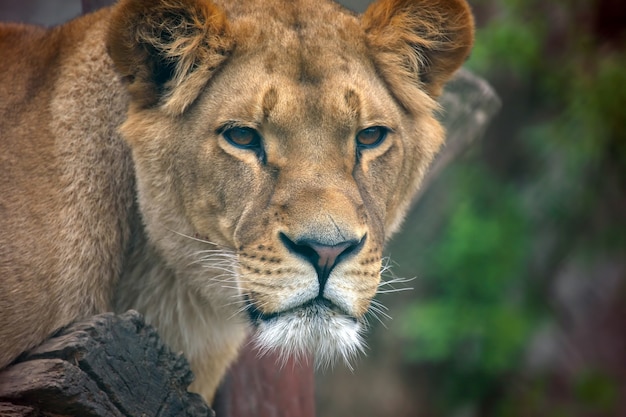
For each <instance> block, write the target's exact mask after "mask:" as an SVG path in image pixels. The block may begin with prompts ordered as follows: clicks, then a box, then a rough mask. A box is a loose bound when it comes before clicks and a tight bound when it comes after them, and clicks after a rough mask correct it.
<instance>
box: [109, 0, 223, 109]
mask: <svg viewBox="0 0 626 417" xmlns="http://www.w3.org/2000/svg"><path fill="white" fill-rule="evenodd" d="M106 44H107V50H108V53H109V55H110V56H111V58H112V59H113V62H114V63H115V66H116V68H117V70H118V71H119V72H120V73H121V75H122V77H123V79H124V80H125V81H126V82H127V87H128V90H129V92H130V95H131V99H132V101H133V104H135V105H137V106H139V107H140V108H148V107H154V106H157V105H159V106H162V107H163V108H164V109H165V110H166V111H168V112H169V113H171V114H180V113H182V112H183V111H185V109H186V108H187V107H188V106H189V105H190V104H191V103H193V101H194V100H195V99H196V98H197V97H198V94H199V93H200V90H201V89H202V88H203V87H204V86H205V85H206V83H207V81H208V80H209V78H210V77H211V74H213V72H214V71H215V70H216V69H217V68H218V67H219V66H220V65H221V64H222V63H223V62H224V61H225V60H226V58H227V57H228V55H229V53H230V51H231V50H232V48H233V40H232V38H231V36H230V35H229V30H228V23H227V21H226V16H225V14H224V12H223V11H222V10H221V9H220V8H218V7H217V6H215V5H214V4H213V3H212V2H211V1H210V0H122V1H121V2H120V3H119V4H118V5H117V6H115V8H114V11H113V13H112V16H111V20H110V25H109V30H108V33H107V40H106Z"/></svg>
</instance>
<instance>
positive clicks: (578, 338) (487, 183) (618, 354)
mask: <svg viewBox="0 0 626 417" xmlns="http://www.w3.org/2000/svg"><path fill="white" fill-rule="evenodd" d="M344 3H346V4H347V5H348V6H349V7H351V8H353V9H354V10H357V11H362V10H364V9H365V7H366V6H367V3H368V2H367V1H358V0H353V1H349V0H346V1H345V2H344ZM470 4H471V5H472V8H473V10H474V13H475V16H476V22H477V27H478V30H477V33H476V46H475V48H474V51H473V53H472V56H471V58H470V60H469V61H468V62H467V65H466V68H467V69H469V70H471V71H472V72H474V73H475V74H477V75H479V76H481V77H483V78H484V79H486V80H487V81H488V82H489V83H490V84H491V85H492V86H493V87H494V89H495V90H496V92H497V93H498V95H499V96H500V99H501V100H502V108H501V110H500V112H499V114H498V115H497V116H496V117H495V118H494V120H493V121H492V122H491V124H490V125H489V128H488V129H487V132H486V133H485V134H484V135H483V137H482V138H480V139H479V140H476V141H474V142H473V143H472V144H471V145H470V146H468V147H467V148H466V149H465V150H464V152H463V153H462V154H461V155H460V156H459V157H457V158H456V160H454V161H453V162H452V163H451V164H449V165H448V166H447V167H446V168H445V169H444V170H443V171H442V172H441V173H439V174H438V175H437V176H436V178H435V179H434V180H433V181H431V182H430V183H429V184H428V187H427V188H426V190H425V191H424V193H423V194H422V196H421V198H420V199H419V201H417V202H416V204H415V206H414V207H413V209H412V211H411V213H410V215H409V216H408V218H407V221H406V223H405V226H404V229H403V232H402V233H400V234H398V235H397V236H396V237H395V238H394V239H393V240H392V242H391V243H390V245H389V247H388V250H387V255H388V256H389V265H390V267H391V269H390V270H389V271H388V272H386V274H385V279H386V280H390V279H394V278H405V279H406V282H403V283H396V284H394V285H389V286H386V287H383V288H385V289H387V290H391V289H392V288H396V289H398V290H399V291H397V292H389V293H386V294H381V295H380V296H379V297H378V301H379V302H380V303H382V304H383V305H384V306H385V307H386V308H387V310H385V311H384V312H383V313H378V314H377V315H378V318H379V319H380V321H379V320H377V319H376V318H375V317H374V316H371V317H370V324H371V330H370V333H369V336H368V344H369V349H368V352H367V357H364V358H361V359H359V360H358V361H357V363H356V364H355V366H356V369H355V370H354V371H352V372H351V371H349V370H347V369H346V368H343V367H338V368H336V369H334V370H332V371H325V372H319V373H318V375H317V387H316V392H317V410H318V412H317V414H318V415H319V416H325V417H347V416H361V417H380V416H397V417H404V416H406V417H422V416H424V417H431V416H432V417H438V416H450V417H474V416H481V417H482V416H486V417H488V416H502V417H517V416H520V417H521V416H533V417H535V416H536V417H543V416H550V417H560V416H563V417H565V416H567V417H583V416H584V417H595V416H598V417H604V416H610V417H617V416H626V5H625V4H623V1H622V0H553V1H550V2H546V1H541V0H470ZM15 10H19V13H20V14H19V15H16V14H15V13H14V11H15ZM80 10H81V9H80V1H79V0H55V1H54V2H52V1H34V0H33V1H19V0H0V20H23V21H31V22H36V23H40V24H46V25H50V24H54V23H59V22H62V21H64V20H67V19H69V18H71V17H74V16H77V15H78V14H80ZM409 288H410V290H408V289H409ZM405 290H406V291H405ZM387 315H388V316H390V317H392V318H390V317H387Z"/></svg>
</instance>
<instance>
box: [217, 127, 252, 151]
mask: <svg viewBox="0 0 626 417" xmlns="http://www.w3.org/2000/svg"><path fill="white" fill-rule="evenodd" d="M222 134H223V135H224V138H226V140H227V141H228V142H229V143H230V144H232V145H234V146H236V147H238V148H256V147H259V146H260V145H261V135H259V132H257V131H256V130H254V129H252V128H249V127H232V128H230V129H226V130H225V131H224V132H223V133H222Z"/></svg>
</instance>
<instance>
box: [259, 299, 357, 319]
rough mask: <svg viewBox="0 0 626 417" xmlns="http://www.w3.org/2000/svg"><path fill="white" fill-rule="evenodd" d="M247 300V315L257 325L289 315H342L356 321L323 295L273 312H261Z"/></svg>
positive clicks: (311, 317) (300, 316) (327, 316)
mask: <svg viewBox="0 0 626 417" xmlns="http://www.w3.org/2000/svg"><path fill="white" fill-rule="evenodd" d="M247 302H248V315H249V316H250V319H251V321H252V323H253V324H256V325H258V324H259V323H261V322H269V321H272V320H276V319H279V318H281V317H285V316H290V317H294V318H298V317H299V318H302V319H304V320H311V319H313V318H329V319H330V318H332V317H344V318H347V319H350V320H353V321H354V322H355V323H357V322H358V320H357V318H356V317H354V316H351V315H350V314H349V313H347V312H346V311H345V310H343V309H342V308H341V307H339V306H338V305H337V304H335V303H333V302H332V301H330V300H328V299H326V298H324V297H316V298H314V299H312V300H310V301H307V302H306V303H304V304H300V305H298V306H296V307H293V308H290V309H288V310H282V311H277V312H273V313H263V312H261V311H260V310H258V309H257V308H256V307H255V306H254V304H253V303H252V302H250V300H247Z"/></svg>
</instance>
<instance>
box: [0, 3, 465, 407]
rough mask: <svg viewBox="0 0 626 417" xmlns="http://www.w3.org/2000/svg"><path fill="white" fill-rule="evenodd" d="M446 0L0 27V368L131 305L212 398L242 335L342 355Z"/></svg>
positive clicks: (163, 8) (430, 79) (437, 135)
mask: <svg viewBox="0 0 626 417" xmlns="http://www.w3.org/2000/svg"><path fill="white" fill-rule="evenodd" d="M472 42H473V20H472V16H471V13H470V10H469V8H468V5H467V4H466V2H465V1H464V0H414V1H410V0H378V1H377V2H376V3H374V4H372V5H371V6H370V7H369V8H368V9H367V11H366V12H365V13H364V14H363V15H362V16H357V15H355V14H353V13H351V12H349V11H347V10H345V9H343V8H342V7H340V6H339V5H337V4H334V3H330V2H327V1H320V0H291V1H288V0H283V1H281V0H263V1H261V0H257V1H243V0H239V1H238V0H213V1H211V0H195V1H194V0H122V1H120V2H119V3H118V4H117V5H115V6H113V7H111V8H108V9H105V10H101V11H99V12H96V13H94V14H91V15H87V16H84V17H81V18H79V19H76V20H74V21H71V22H69V23H67V24H65V25H63V26H60V27H57V28H53V29H50V30H44V29H41V28H37V27H30V26H23V25H11V24H8V25H3V26H1V27H0V51H1V56H2V57H1V59H0V147H1V148H0V164H1V166H2V175H1V176H0V368H1V367H4V366H6V365H8V364H9V363H10V362H11V361H12V360H14V359H15V358H16V357H17V356H18V355H19V354H20V353H21V352H24V351H25V350H28V349H30V348H32V347H34V346H36V345H37V344H39V343H41V342H42V341H43V340H44V339H45V338H46V337H48V336H49V335H50V334H51V333H52V332H54V331H55V330H56V329H58V328H60V327H62V326H65V325H67V324H68V323H70V322H72V321H73V320H76V319H80V318H84V317H86V316H89V315H93V314H95V313H99V312H105V311H110V310H113V311H118V312H122V311H125V310H127V309H130V308H133V309H136V310H139V311H140V312H141V313H143V314H144V315H145V317H146V320H147V321H148V322H149V323H152V324H153V325H154V326H156V328H157V329H158V330H159V332H160V334H161V336H162V337H163V338H164V339H165V341H166V342H167V343H168V344H169V345H170V346H171V347H172V348H173V349H174V350H177V351H182V352H184V353H185V355H186V357H187V358H188V359H189V361H190V363H191V366H192V369H193V371H194V373H195V375H196V380H195V382H194V383H193V385H192V389H193V390H195V391H197V392H199V393H200V394H202V395H203V396H204V397H205V398H206V399H207V400H208V401H211V400H212V398H213V395H214V391H215V389H216V387H217V385H218V383H219V381H220V379H221V378H222V376H223V374H224V372H225V370H226V369H227V367H228V365H229V364H230V363H231V362H232V361H233V360H234V358H235V357H236V355H237V351H238V348H239V347H240V345H241V344H242V342H243V341H244V339H245V338H246V337H247V333H248V332H249V331H252V332H253V334H254V335H255V340H256V343H257V344H258V346H259V347H260V348H261V349H275V348H278V349H281V350H282V351H283V352H285V354H293V355H308V354H314V355H316V356H317V358H318V360H320V361H332V360H333V358H335V357H344V358H346V359H349V358H350V357H351V356H352V355H354V354H355V353H356V352H358V351H359V350H361V349H362V340H361V333H362V329H363V327H364V324H363V321H364V315H365V314H366V313H367V311H368V308H369V306H370V300H371V299H372V297H374V295H375V294H376V291H377V288H378V285H379V282H380V269H381V251H382V248H383V244H384V243H385V241H386V240H387V239H388V238H389V237H390V236H391V234H392V233H393V232H394V231H396V230H397V229H398V226H399V224H400V222H401V221H402V217H403V215H404V213H405V211H406V210H407V206H408V205H409V202H410V201H411V197H412V195H413V194H414V193H415V191H416V189H417V187H418V185H419V183H420V180H421V179H422V177H423V175H424V172H425V170H426V168H427V166H428V164H429V162H430V161H431V159H432V158H433V156H434V155H435V153H436V152H437V150H438V149H439V147H440V146H441V144H442V141H443V137H444V132H443V129H442V127H441V126H440V125H439V123H438V122H437V121H436V120H435V118H434V117H433V111H434V110H435V109H436V107H437V105H436V101H435V99H436V97H437V96H438V94H439V93H440V92H441V90H442V87H443V85H444V83H445V82H446V81H447V80H448V79H449V78H450V77H451V75H452V74H453V72H454V71H455V70H456V69H457V68H458V67H459V66H460V65H461V64H462V63H463V61H464V60H465V59H466V57H467V55H468V53H469V51H470V47H471V45H472Z"/></svg>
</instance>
